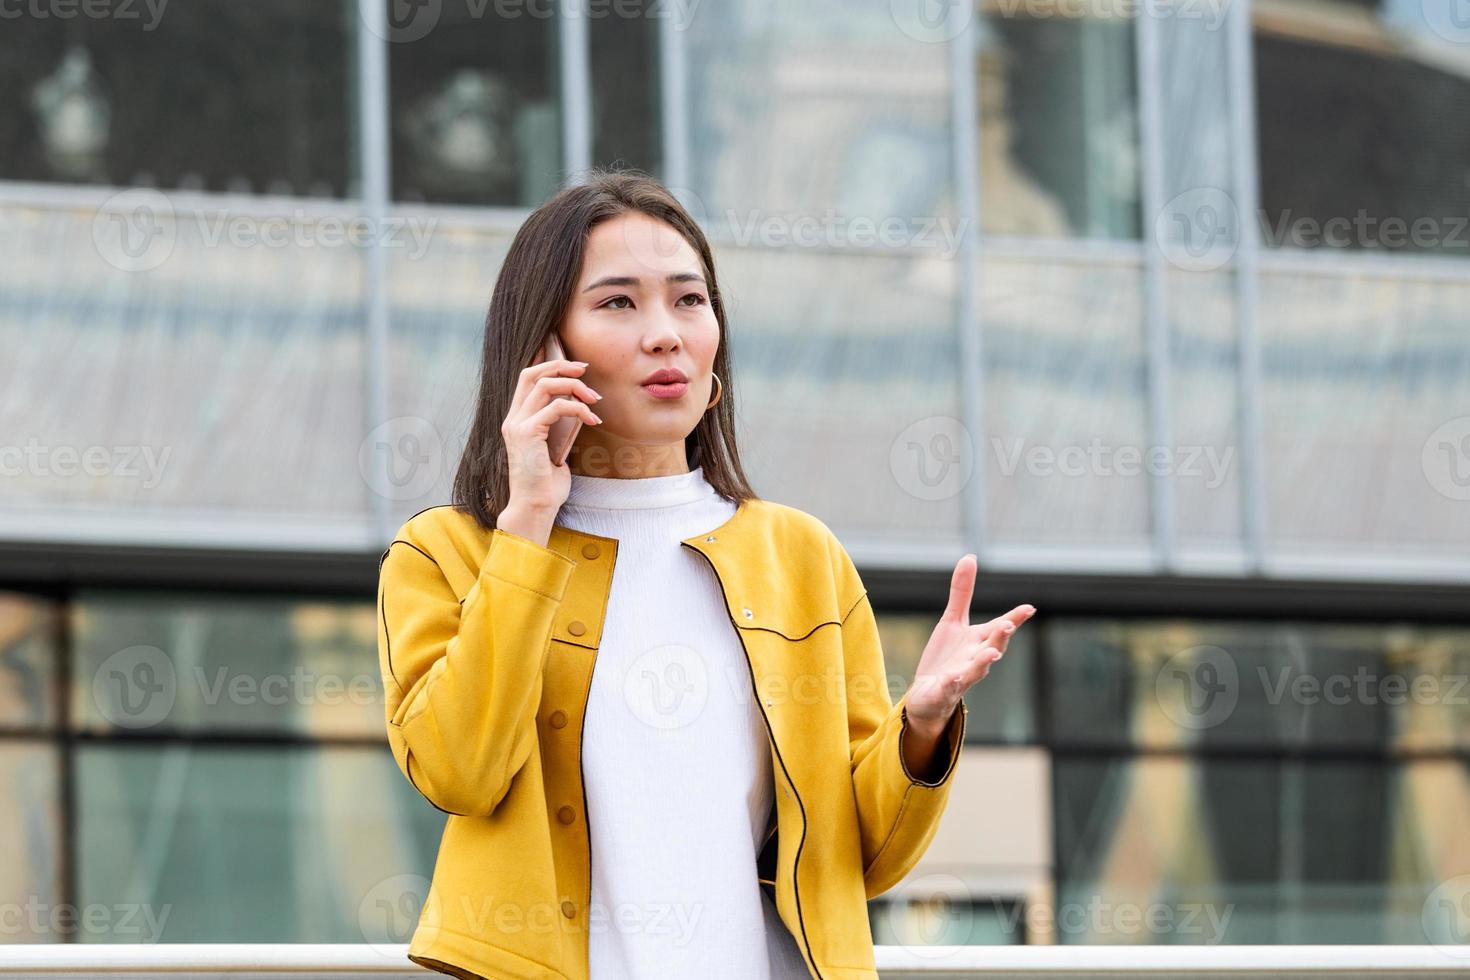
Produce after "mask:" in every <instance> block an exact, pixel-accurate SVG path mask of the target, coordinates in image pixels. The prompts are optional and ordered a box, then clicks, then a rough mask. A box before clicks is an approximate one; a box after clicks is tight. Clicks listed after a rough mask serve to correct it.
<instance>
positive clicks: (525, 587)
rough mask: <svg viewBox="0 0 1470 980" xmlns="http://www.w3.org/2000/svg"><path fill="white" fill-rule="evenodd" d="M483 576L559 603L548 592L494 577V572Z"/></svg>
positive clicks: (501, 577) (499, 576)
mask: <svg viewBox="0 0 1470 980" xmlns="http://www.w3.org/2000/svg"><path fill="white" fill-rule="evenodd" d="M485 574H486V575H487V576H489V577H490V578H493V579H494V580H495V581H497V582H504V583H505V584H506V585H509V586H513V587H515V588H517V589H525V590H526V591H527V592H531V593H534V594H535V595H539V596H541V597H542V598H543V599H550V600H551V601H552V602H561V599H558V598H557V597H556V596H554V595H552V594H551V593H550V592H542V591H541V590H540V589H536V588H532V587H531V586H529V585H524V584H522V583H520V582H513V581H511V580H510V579H508V578H505V577H504V576H501V575H496V574H495V573H494V572H486V573H485ZM460 601H461V602H463V601H464V600H462V599H461V600H460Z"/></svg>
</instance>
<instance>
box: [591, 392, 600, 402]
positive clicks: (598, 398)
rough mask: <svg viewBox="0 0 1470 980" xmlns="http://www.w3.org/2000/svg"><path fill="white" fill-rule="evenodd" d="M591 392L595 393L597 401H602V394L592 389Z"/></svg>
mask: <svg viewBox="0 0 1470 980" xmlns="http://www.w3.org/2000/svg"><path fill="white" fill-rule="evenodd" d="M592 394H594V395H597V400H598V401H602V395H600V394H598V393H597V392H595V391H594V392H593V393H592Z"/></svg>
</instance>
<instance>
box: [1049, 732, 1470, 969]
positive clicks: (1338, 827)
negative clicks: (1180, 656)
mask: <svg viewBox="0 0 1470 980" xmlns="http://www.w3.org/2000/svg"><path fill="white" fill-rule="evenodd" d="M1056 786H1057V854H1058V861H1059V865H1058V874H1059V878H1060V881H1061V891H1060V900H1061V903H1062V904H1061V907H1060V909H1059V913H1060V914H1059V915H1058V917H1057V921H1058V939H1059V941H1060V942H1063V943H1075V944H1123V945H1132V944H1154V945H1193V944H1200V945H1209V944H1217V943H1222V942H1223V943H1292V944H1295V943H1351V944H1359V943H1405V944H1422V943H1423V942H1424V941H1425V938H1426V934H1427V932H1426V931H1427V930H1428V929H1430V927H1431V926H1432V925H1434V922H1432V921H1431V920H1432V918H1433V917H1432V916H1430V915H1429V910H1430V909H1431V903H1432V901H1433V899H1434V897H1435V896H1436V895H1437V894H1441V893H1443V891H1444V889H1443V888H1442V887H1441V886H1442V885H1443V884H1444V883H1445V882H1447V881H1450V880H1451V879H1452V878H1454V877H1455V876H1456V875H1458V874H1463V873H1464V868H1465V865H1464V863H1463V854H1464V849H1463V838H1464V828H1465V826H1466V825H1467V824H1470V768H1467V766H1466V763H1465V762H1464V761H1463V760H1426V761H1422V762H1411V763H1401V764H1393V763H1390V762H1387V761H1383V760H1363V761H1350V762H1343V761H1335V760H1325V759H1323V760H1311V761H1310V762H1303V761H1299V760H1292V759H1277V758H1261V759H1244V760H1243V759H1210V758H1193V759H1191V758H1183V757H1179V758H1170V757H1161V756H1147V757H1141V758H1126V757H1068V756H1066V755H1065V754H1063V755H1060V756H1059V757H1058V759H1057V763H1056ZM1458 914H1459V916H1460V921H1458V922H1456V923H1452V924H1450V925H1449V926H1447V927H1446V929H1445V932H1444V933H1443V934H1442V935H1438V936H1431V937H1430V938H1431V941H1435V940H1437V941H1446V937H1447V936H1449V935H1452V934H1455V931H1456V930H1457V931H1458V935H1460V936H1461V937H1463V936H1464V935H1465V930H1466V929H1470V915H1467V914H1466V913H1465V911H1464V910H1463V909H1461V910H1460V911H1459V913H1458ZM1434 921H1438V920H1434ZM1436 928H1437V927H1436Z"/></svg>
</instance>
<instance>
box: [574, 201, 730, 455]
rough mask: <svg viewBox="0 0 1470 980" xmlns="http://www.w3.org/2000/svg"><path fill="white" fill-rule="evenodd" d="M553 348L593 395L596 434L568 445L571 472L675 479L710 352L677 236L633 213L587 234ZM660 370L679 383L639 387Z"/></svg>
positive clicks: (702, 401)
mask: <svg viewBox="0 0 1470 980" xmlns="http://www.w3.org/2000/svg"><path fill="white" fill-rule="evenodd" d="M561 340H562V345H563V346H564V347H565V348H566V354H567V357H568V358H570V359H572V360H577V361H586V362H587V370H586V372H585V373H584V374H583V375H582V380H583V381H585V382H586V383H587V384H588V385H589V386H590V387H591V388H592V390H593V391H596V392H597V393H598V394H600V395H602V400H601V401H598V402H593V403H592V404H591V408H592V410H593V411H594V412H596V413H597V414H598V416H599V417H600V418H601V419H602V424H601V425H590V424H589V425H584V426H582V429H581V431H580V432H579V433H578V435H577V441H576V454H575V455H574V456H573V459H574V460H576V461H577V463H578V466H577V467H576V469H578V470H579V471H581V472H587V473H590V474H591V475H594V476H615V477H636V476H639V475H655V474H660V473H674V472H682V471H683V469H684V468H685V467H687V460H685V458H684V438H685V436H687V435H688V434H689V433H690V432H692V431H694V427H695V426H696V425H698V424H699V419H700V416H702V415H703V414H704V411H705V407H706V406H707V405H708V404H709V400H710V397H711V395H712V394H713V386H714V381H713V376H712V374H711V371H712V369H713V367H714V363H715V351H716V350H717V349H718V347H719V344H720V324H719V321H718V320H716V319H715V313H714V309H713V307H711V306H710V298H709V287H708V285H707V284H706V282H705V279H704V269H703V266H702V264H701V263H700V261H699V255H698V253H697V252H695V251H694V249H693V248H692V247H691V246H690V244H689V243H688V242H687V241H685V240H684V236H682V235H680V234H679V233H678V232H677V231H675V230H674V228H673V227H672V226H670V225H667V224H665V223H664V222H662V221H659V220H658V219H657V218H651V217H649V216H648V215H646V214H643V213H642V212H639V211H629V212H625V213H624V214H621V215H619V216H617V217H616V218H610V219H608V220H607V221H604V222H602V223H601V224H599V225H598V226H597V227H595V228H593V229H592V232H591V234H590V235H589V236H588V239H587V249H586V255H585V258H584V260H583V263H582V275H581V277H580V278H579V280H578V282H577V285H576V286H575V287H574V292H573V295H572V301H571V306H570V308H569V310H568V312H567V315H566V319H565V320H564V321H563V322H562V328H561ZM665 369H669V370H673V371H677V372H680V373H681V374H682V375H683V377H684V378H685V379H687V381H686V382H685V383H682V384H681V383H676V384H665V385H659V384H645V382H646V381H647V380H648V378H649V376H650V375H652V374H653V373H654V372H655V371H660V370H665ZM722 380H723V379H722ZM593 449H596V450H602V451H592V452H589V450H593ZM620 450H621V452H620ZM665 453H666V454H667V455H665ZM625 470H626V472H625Z"/></svg>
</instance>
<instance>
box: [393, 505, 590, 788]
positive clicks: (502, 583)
mask: <svg viewBox="0 0 1470 980" xmlns="http://www.w3.org/2000/svg"><path fill="white" fill-rule="evenodd" d="M575 567H576V563H575V562H574V561H572V560H571V559H569V558H566V557H564V556H562V555H560V554H557V553H556V552H554V551H552V550H550V549H548V548H544V547H542V546H540V545H538V544H536V543H535V542H534V541H530V540H528V539H526V538H523V537H520V536H519V535H516V534H512V533H509V532H506V531H501V530H499V529H496V530H495V531H493V532H492V536H491V540H490V548H489V550H488V551H487V553H486V556H485V559H484V561H483V563H482V564H481V566H480V568H479V574H478V577H477V578H476V580H475V582H474V583H473V585H471V587H470V589H469V591H468V592H467V593H466V595H465V597H464V601H463V603H461V602H460V600H459V598H458V597H457V595H456V593H455V591H454V589H453V588H451V586H450V584H449V582H448V581H447V580H446V579H445V577H444V574H443V573H442V572H441V571H440V568H439V566H438V564H437V563H436V562H435V561H434V558H433V556H432V555H431V554H430V553H429V552H428V551H425V550H424V549H423V548H421V547H420V546H419V545H418V544H417V543H416V542H415V541H414V540H413V539H412V535H410V534H407V533H406V532H405V531H402V530H400V532H399V534H398V535H396V536H395V539H394V541H393V542H392V543H391V544H390V545H389V546H388V548H387V550H386V551H384V552H383V557H382V559H381V560H380V561H379V563H378V659H379V666H380V667H381V669H382V673H383V689H384V694H385V701H386V709H387V722H388V742H389V745H390V746H391V747H392V750H393V758H394V759H395V760H396V761H397V763H398V768H399V769H400V770H402V772H403V774H404V775H405V776H407V777H408V780H409V782H411V783H412V784H413V786H414V788H415V789H417V790H418V792H419V793H420V794H421V795H423V796H424V797H425V798H426V799H428V801H429V802H430V803H432V804H434V806H436V807H438V808H439V809H441V810H444V811H445V812H447V813H452V814H457V815H460V816H488V815H489V814H490V813H492V812H493V811H494V810H495V807H496V806H497V805H499V803H500V801H501V799H502V798H504V796H505V794H506V792H507V791H508V790H509V789H510V784H511V780H512V779H513V778H514V777H515V775H516V773H517V772H519V771H520V769H521V767H522V766H523V765H525V763H526V760H527V759H529V758H530V755H531V753H532V751H534V750H535V747H536V711H537V708H538V706H539V705H540V702H541V686H542V670H543V668H544V666H545V663H546V654H547V651H548V650H550V648H551V633H552V627H553V619H554V617H555V615H556V611H557V607H558V606H559V605H560V603H561V601H562V597H563V595H564V594H565V592H566V588H567V582H568V581H569V579H570V578H571V574H572V570H573V569H574V568H575Z"/></svg>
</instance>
